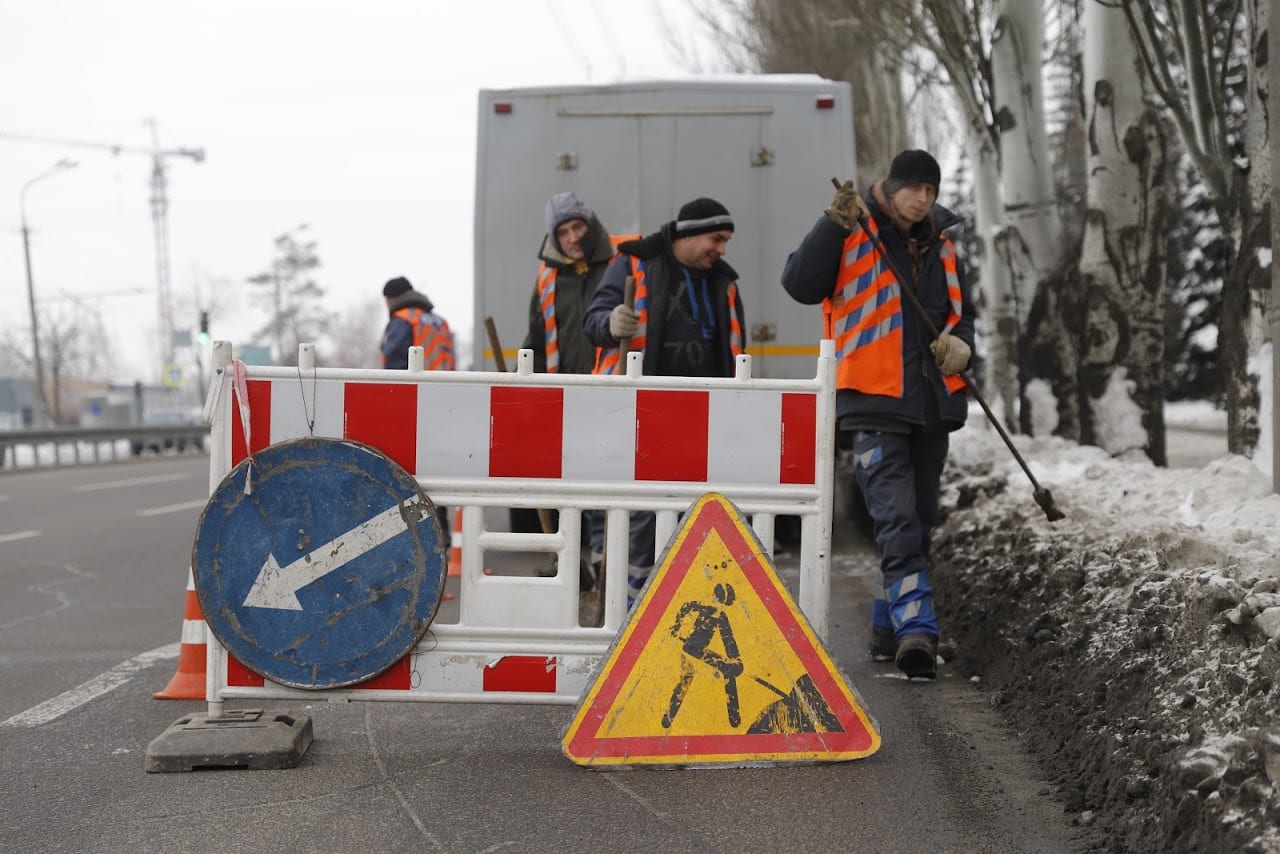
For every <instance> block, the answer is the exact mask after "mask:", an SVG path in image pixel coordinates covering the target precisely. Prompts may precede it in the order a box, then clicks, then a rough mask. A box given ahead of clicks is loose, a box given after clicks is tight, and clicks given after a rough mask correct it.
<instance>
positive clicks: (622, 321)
mask: <svg viewBox="0 0 1280 854" xmlns="http://www.w3.org/2000/svg"><path fill="white" fill-rule="evenodd" d="M639 329H640V315H638V314H636V311H635V309H633V308H627V306H626V305H625V304H624V303H618V305H617V307H615V308H614V310H613V311H611V312H609V334H610V335H612V336H613V337H614V338H615V339H622V338H630V337H631V336H632V335H635V334H636V332H637V331H638V330H639Z"/></svg>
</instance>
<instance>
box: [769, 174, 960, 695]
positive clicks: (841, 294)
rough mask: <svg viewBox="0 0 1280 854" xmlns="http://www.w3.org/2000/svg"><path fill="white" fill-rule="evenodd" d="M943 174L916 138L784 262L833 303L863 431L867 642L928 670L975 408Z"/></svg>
mask: <svg viewBox="0 0 1280 854" xmlns="http://www.w3.org/2000/svg"><path fill="white" fill-rule="evenodd" d="M940 178H941V170H940V169H939V167H938V163H937V161H936V160H934V158H933V157H932V156H931V155H929V154H928V153H927V152H925V151H920V150H911V151H904V152H902V153H901V154H899V155H898V156H897V157H895V158H894V159H893V163H892V165H891V166H890V168H889V175H888V177H887V178H885V179H883V180H881V181H878V182H876V183H875V184H873V185H872V186H871V187H870V188H869V189H868V190H867V191H866V193H865V194H862V195H860V194H859V193H858V192H857V191H856V190H855V189H854V187H853V184H852V183H851V182H847V181H846V182H845V183H844V184H843V185H842V186H840V187H839V188H838V189H837V191H836V195H835V198H833V199H832V200H831V205H830V206H829V207H828V208H827V209H826V210H825V212H824V215H823V217H822V218H821V219H819V220H818V222H817V223H816V224H815V225H814V226H813V228H812V229H810V231H809V233H808V234H807V235H806V236H805V238H804V240H803V241H801V243H800V246H799V247H798V248H797V249H796V251H795V252H793V253H792V254H791V256H790V257H789V258H788V259H787V263H786V266H785V268H784V269H783V273H782V286H783V287H784V288H785V289H786V291H787V293H789V294H790V295H791V296H792V297H793V298H794V299H796V300H797V301H799V302H801V303H806V304H810V305H812V304H817V303H822V307H823V313H824V317H825V324H826V329H825V335H826V337H830V338H833V339H835V342H836V355H837V357H838V358H839V360H840V361H839V366H838V367H837V369H836V371H837V372H836V387H837V392H836V411H837V416H838V424H837V427H838V429H839V431H840V433H841V434H842V440H845V441H850V442H851V443H852V449H853V455H854V463H855V473H856V474H855V476H856V478H857V482H858V486H859V488H860V489H861V491H862V494H863V496H864V498H865V500H866V504H867V510H868V512H869V513H870V515H871V518H872V520H873V522H874V525H875V540H876V548H877V551H878V552H879V555H880V569H881V572H882V575H883V590H882V591H877V597H876V600H875V602H874V603H873V607H872V616H871V644H870V653H871V655H872V657H873V658H876V659H878V660H887V659H889V658H893V659H894V661H895V662H896V663H897V666H898V668H899V669H901V670H902V671H903V672H904V673H905V674H906V675H907V676H908V677H922V678H929V679H932V678H934V676H936V674H937V660H936V656H937V649H938V622H937V618H936V616H935V614H934V610H933V592H932V587H931V586H930V583H929V536H930V532H931V530H932V528H933V526H934V525H935V524H937V521H938V492H939V485H940V481H941V476H942V467H943V464H944V463H945V462H946V456H947V447H948V434H949V433H950V432H951V431H953V430H957V429H959V428H960V427H961V426H963V425H964V421H965V417H966V415H967V414H968V402H967V399H966V395H965V394H964V389H965V382H964V380H963V379H962V378H961V377H960V373H961V372H962V371H964V369H965V368H966V367H967V366H968V364H969V358H970V355H971V353H972V349H973V321H974V306H973V302H972V300H971V298H970V294H969V286H968V283H967V282H966V281H965V277H964V270H963V267H962V265H961V263H960V260H959V258H958V257H957V256H956V249H955V246H954V245H953V244H952V242H951V241H950V240H948V239H947V238H946V237H945V236H943V231H944V230H946V229H947V228H950V227H951V226H954V225H955V224H956V223H958V222H959V218H958V217H957V216H956V215H955V214H953V213H952V212H951V211H949V210H947V209H946V208H943V207H941V206H940V205H938V204H936V200H937V197H938V185H939V181H940ZM904 302H907V303H910V304H908V305H906V306H905V307H904ZM916 302H918V303H919V306H918V307H917V306H915V305H914V303H916ZM934 331H938V334H937V336H936V337H935V336H934V335H933V332H934Z"/></svg>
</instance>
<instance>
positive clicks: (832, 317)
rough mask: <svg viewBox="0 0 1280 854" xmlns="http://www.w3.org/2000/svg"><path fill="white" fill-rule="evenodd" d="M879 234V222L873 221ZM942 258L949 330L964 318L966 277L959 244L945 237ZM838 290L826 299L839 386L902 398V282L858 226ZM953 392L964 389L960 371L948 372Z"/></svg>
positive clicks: (850, 240) (871, 225) (947, 380)
mask: <svg viewBox="0 0 1280 854" xmlns="http://www.w3.org/2000/svg"><path fill="white" fill-rule="evenodd" d="M867 226H868V228H870V229H871V230H872V231H873V232H874V233H875V235H876V236H877V237H879V236H880V230H879V228H877V227H876V223H875V220H870V221H869V222H868V223H867ZM941 240H942V250H941V260H942V269H943V270H944V271H945V273H946V280H947V299H948V301H949V302H950V304H951V305H950V308H949V310H948V312H947V322H946V325H945V326H944V327H943V330H942V331H943V332H950V331H951V330H952V329H954V328H955V327H956V324H958V323H959V322H960V312H961V310H962V302H961V297H960V276H959V274H958V273H957V272H956V248H955V246H954V245H953V244H952V243H951V241H950V240H948V239H947V238H945V237H943V238H941ZM841 255H842V259H841V262H840V271H839V273H838V274H837V275H836V287H835V291H834V292H833V293H832V295H831V296H830V297H828V298H827V299H825V300H823V301H822V311H823V319H824V333H825V336H826V337H827V338H832V339H834V340H835V342H836V358H837V359H839V364H838V366H837V367H836V388H849V389H855V390H856V391H860V392H863V393H864V394H882V395H887V396H888V397H899V398H900V397H902V387H903V378H902V370H903V358H902V286H901V285H900V284H899V283H898V280H897V278H896V277H895V276H894V275H893V271H892V270H890V269H889V265H888V264H886V263H885V261H884V259H883V258H882V257H880V253H878V252H876V250H875V247H874V246H873V245H872V243H871V238H869V237H868V236H867V233H866V232H865V231H863V230H862V229H857V230H856V231H854V232H853V233H852V234H850V235H849V236H848V237H847V238H846V239H845V241H844V247H843V248H842V250H841ZM942 381H943V382H944V383H945V384H946V387H947V390H948V391H950V392H956V391H959V390H961V389H963V388H964V380H962V379H961V378H960V376H959V375H958V374H956V375H952V376H944V377H943V378H942Z"/></svg>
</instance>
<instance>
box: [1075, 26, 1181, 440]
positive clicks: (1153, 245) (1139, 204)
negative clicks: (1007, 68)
mask: <svg viewBox="0 0 1280 854" xmlns="http://www.w3.org/2000/svg"><path fill="white" fill-rule="evenodd" d="M1135 54H1136V52H1135V46H1134V44H1133V41H1132V37H1131V36H1130V33H1129V29H1128V27H1127V26H1126V25H1125V18H1124V13H1123V12H1122V11H1121V10H1120V9H1118V8H1117V7H1115V6H1113V5H1110V4H1103V3H1099V2H1089V3H1088V4H1087V5H1086V8H1085V10H1084V62H1083V76H1084V99H1085V118H1086V120H1087V123H1088V134H1089V135H1088V140H1089V149H1088V151H1089V154H1088V159H1089V184H1088V190H1087V203H1088V213H1087V216H1086V221H1085V230H1084V240H1083V246H1082V249H1081V257H1080V268H1079V272H1080V298H1081V300H1082V304H1081V307H1082V313H1083V316H1084V319H1085V323H1084V335H1083V337H1082V338H1081V339H1080V344H1079V353H1080V357H1079V378H1080V412H1081V418H1080V428H1081V429H1080V441H1081V442H1084V443H1087V444H1092V445H1098V446H1100V447H1102V448H1104V449H1105V450H1107V451H1109V452H1110V453H1112V454H1120V453H1123V452H1124V451H1128V450H1132V449H1134V448H1141V449H1142V450H1144V451H1145V452H1146V454H1147V455H1148V456H1149V457H1150V458H1151V460H1152V461H1153V462H1155V463H1156V464H1157V465H1165V464H1166V457H1165V436H1164V370H1163V366H1164V359H1163V355H1164V329H1163V313H1164V283H1165V245H1166V233H1167V231H1168V228H1169V222H1170V218H1171V217H1170V214H1171V211H1170V208H1169V203H1168V201H1167V194H1166V190H1165V187H1166V184H1167V182H1166V176H1165V170H1166V161H1167V156H1166V155H1167V152H1166V148H1167V146H1166V141H1165V138H1164V133H1163V129H1162V126H1161V124H1160V119H1159V116H1158V115H1156V113H1155V110H1153V109H1152V108H1150V107H1148V106H1147V104H1146V101H1145V95H1146V91H1147V84H1146V74H1145V72H1144V71H1143V69H1142V66H1141V63H1140V62H1139V61H1138V60H1137V58H1136V55H1135Z"/></svg>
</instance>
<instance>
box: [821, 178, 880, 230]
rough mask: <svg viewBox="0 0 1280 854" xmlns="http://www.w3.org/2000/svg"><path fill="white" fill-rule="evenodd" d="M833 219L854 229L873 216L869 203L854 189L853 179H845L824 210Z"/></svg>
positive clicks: (838, 223)
mask: <svg viewBox="0 0 1280 854" xmlns="http://www.w3.org/2000/svg"><path fill="white" fill-rule="evenodd" d="M824 213H826V215H827V216H829V217H830V218H831V221H832V222H834V223H836V224H837V225H842V226H844V227H845V228H847V229H849V230H850V231H853V229H854V228H856V227H857V226H858V224H859V222H865V221H866V220H867V218H868V217H870V216H871V211H869V210H867V203H866V202H864V201H863V200H862V195H861V194H859V193H858V191H857V190H856V189H854V186H853V182H852V181H845V182H844V183H843V184H841V185H840V189H838V190H836V194H835V195H834V196H833V197H832V198H831V204H830V205H829V206H828V207H827V209H826V210H825V211H824Z"/></svg>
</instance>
